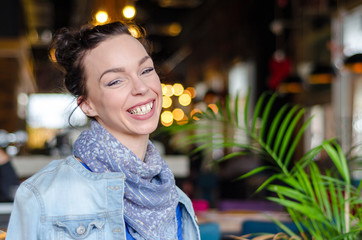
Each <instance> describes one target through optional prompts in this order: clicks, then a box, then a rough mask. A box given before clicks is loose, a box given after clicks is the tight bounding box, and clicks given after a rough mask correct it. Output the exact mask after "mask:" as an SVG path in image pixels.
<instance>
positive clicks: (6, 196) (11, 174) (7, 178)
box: [0, 148, 19, 202]
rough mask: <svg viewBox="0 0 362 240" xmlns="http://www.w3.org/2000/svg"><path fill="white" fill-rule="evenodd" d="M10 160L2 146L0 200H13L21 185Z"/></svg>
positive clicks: (0, 155) (0, 154)
mask: <svg viewBox="0 0 362 240" xmlns="http://www.w3.org/2000/svg"><path fill="white" fill-rule="evenodd" d="M10 160H11V158H10V156H9V155H8V154H7V153H6V152H5V151H4V150H3V149H2V148H0V202H12V201H13V200H14V195H15V192H16V189H17V188H18V186H19V179H18V177H17V175H16V173H15V170H14V168H13V166H12V164H11V161H10Z"/></svg>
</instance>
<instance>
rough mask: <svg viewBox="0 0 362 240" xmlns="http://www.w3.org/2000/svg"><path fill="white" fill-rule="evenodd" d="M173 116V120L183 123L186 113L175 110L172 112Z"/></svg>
mask: <svg viewBox="0 0 362 240" xmlns="http://www.w3.org/2000/svg"><path fill="white" fill-rule="evenodd" d="M172 115H173V119H175V120H176V121H181V120H182V119H183V118H184V116H185V113H184V111H183V110H182V109H181V108H175V109H174V110H173V111H172Z"/></svg>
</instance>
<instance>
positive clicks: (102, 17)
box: [96, 11, 108, 24]
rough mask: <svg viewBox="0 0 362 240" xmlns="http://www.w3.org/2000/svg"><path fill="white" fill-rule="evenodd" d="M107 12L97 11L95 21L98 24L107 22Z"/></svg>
mask: <svg viewBox="0 0 362 240" xmlns="http://www.w3.org/2000/svg"><path fill="white" fill-rule="evenodd" d="M107 20H108V13H107V12H106V11H98V12H97V13H96V21H97V22H98V23H100V24H102V23H105V22H107Z"/></svg>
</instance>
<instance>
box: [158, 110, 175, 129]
mask: <svg viewBox="0 0 362 240" xmlns="http://www.w3.org/2000/svg"><path fill="white" fill-rule="evenodd" d="M161 123H162V125H164V126H171V125H172V123H173V115H172V113H171V112H170V111H164V112H163V113H162V114H161Z"/></svg>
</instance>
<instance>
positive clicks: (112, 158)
mask: <svg viewBox="0 0 362 240" xmlns="http://www.w3.org/2000/svg"><path fill="white" fill-rule="evenodd" d="M74 155H75V156H76V157H78V158H80V159H81V160H82V161H83V162H84V163H85V164H86V165H87V166H88V167H89V168H90V169H91V170H92V171H93V172H98V173H103V172H123V173H124V174H125V176H126V180H125V194H124V215H125V216H124V217H125V221H126V223H127V224H128V226H130V227H131V228H132V229H130V233H131V235H132V236H133V237H134V238H135V239H150V240H153V239H161V240H162V239H165V238H166V237H167V238H169V237H171V238H172V239H177V222H176V221H175V218H176V206H177V204H178V197H177V191H176V185H175V179H174V176H173V174H172V172H171V170H170V168H169V167H168V166H167V164H166V162H165V161H164V160H163V159H162V158H161V156H160V154H159V153H158V151H157V149H156V148H155V146H154V145H153V144H152V143H151V141H149V142H148V146H147V152H146V155H145V159H144V161H142V160H140V159H139V158H138V157H137V156H136V155H135V154H134V153H133V152H132V151H130V150H129V149H128V148H127V147H125V146H124V145H122V144H121V143H120V142H119V141H118V140H117V139H116V138H115V137H114V136H113V135H112V134H111V133H110V132H109V131H108V130H106V129H105V128H104V127H103V126H102V125H100V124H99V123H98V122H97V121H92V123H91V129H89V130H85V131H83V132H82V133H81V135H80V136H79V138H78V139H77V140H76V142H75V143H74ZM170 224H171V226H170ZM166 226H167V227H166ZM165 227H166V228H165ZM166 235H167V236H166Z"/></svg>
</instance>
